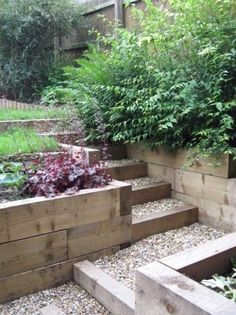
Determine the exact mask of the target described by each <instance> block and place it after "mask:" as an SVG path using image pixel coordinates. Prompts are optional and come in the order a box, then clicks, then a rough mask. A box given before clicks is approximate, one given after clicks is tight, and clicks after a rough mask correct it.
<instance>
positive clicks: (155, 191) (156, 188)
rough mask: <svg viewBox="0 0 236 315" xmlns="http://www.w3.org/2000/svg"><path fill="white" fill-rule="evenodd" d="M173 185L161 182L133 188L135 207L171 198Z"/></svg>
mask: <svg viewBox="0 0 236 315" xmlns="http://www.w3.org/2000/svg"><path fill="white" fill-rule="evenodd" d="M170 196H171V184H169V183H166V182H164V181H163V182H160V183H156V184H150V185H145V186H137V187H132V199H133V205H137V204H143V203H147V202H151V201H156V200H161V199H166V198H170Z"/></svg>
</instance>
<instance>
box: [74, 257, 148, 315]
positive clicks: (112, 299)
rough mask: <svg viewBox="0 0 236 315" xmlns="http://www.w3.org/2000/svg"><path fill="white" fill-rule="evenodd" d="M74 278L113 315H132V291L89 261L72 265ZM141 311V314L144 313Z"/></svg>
mask: <svg viewBox="0 0 236 315" xmlns="http://www.w3.org/2000/svg"><path fill="white" fill-rule="evenodd" d="M73 269H74V280H75V281H76V283H78V284H79V285H80V286H82V288H84V289H85V290H86V291H88V292H89V293H90V294H91V295H92V296H93V297H94V298H96V299H97V300H98V301H99V302H100V303H101V304H103V305H104V306H105V307H106V308H107V309H108V310H109V311H110V312H111V313H112V314H114V315H121V314H122V315H133V314H134V304H135V296H134V292H133V291H131V290H130V289H128V288H127V287H126V286H124V285H123V284H122V283H120V282H118V281H117V280H115V279H113V278H112V277H111V276H109V275H108V274H106V273H105V272H103V271H102V270H100V269H99V268H97V267H96V266H95V265H94V264H92V263H90V262H89V261H83V262H81V263H77V264H75V265H74V268H73ZM144 314H145V313H143V314H142V315H144Z"/></svg>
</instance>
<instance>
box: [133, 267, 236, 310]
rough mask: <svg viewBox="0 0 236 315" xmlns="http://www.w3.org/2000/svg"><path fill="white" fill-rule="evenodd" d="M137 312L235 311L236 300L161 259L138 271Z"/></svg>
mask: <svg viewBox="0 0 236 315" xmlns="http://www.w3.org/2000/svg"><path fill="white" fill-rule="evenodd" d="M135 293H136V304H135V315H143V314H145V315H169V314H176V315H185V314H189V315H190V314H191V315H235V314H236V304H235V303H234V302H232V301H229V300H228V299H226V298H225V297H223V296H222V295H220V294H218V293H216V292H214V291H213V290H210V289H208V288H206V287H204V286H203V285H201V284H199V283H197V282H195V281H194V280H192V279H189V278H187V277H186V276H184V275H182V274H180V273H179V272H176V271H175V270H173V269H171V268H169V267H167V266H165V265H163V264H161V263H158V262H155V263H152V264H149V265H147V266H145V267H142V268H140V269H139V270H138V271H137V272H136V291H135Z"/></svg>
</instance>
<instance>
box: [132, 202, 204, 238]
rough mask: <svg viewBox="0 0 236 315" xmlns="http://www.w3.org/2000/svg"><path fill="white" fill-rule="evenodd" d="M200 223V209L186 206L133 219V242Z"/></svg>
mask: <svg viewBox="0 0 236 315" xmlns="http://www.w3.org/2000/svg"><path fill="white" fill-rule="evenodd" d="M197 221H198V209H197V208H196V207H194V206H184V207H180V208H177V209H172V210H168V211H165V212H159V213H150V214H148V215H143V216H141V217H138V218H133V224H132V240H133V241H138V240H141V239H143V238H146V237H148V236H150V235H154V234H158V233H163V232H166V231H169V230H174V229H179V228H181V227H183V226H187V225H190V224H193V223H195V222H197Z"/></svg>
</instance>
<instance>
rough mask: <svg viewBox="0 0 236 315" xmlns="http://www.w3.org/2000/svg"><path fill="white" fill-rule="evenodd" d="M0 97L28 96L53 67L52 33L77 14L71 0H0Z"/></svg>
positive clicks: (72, 23)
mask: <svg viewBox="0 0 236 315" xmlns="http://www.w3.org/2000/svg"><path fill="white" fill-rule="evenodd" d="M0 7H1V10H0V21H1V23H0V96H7V97H9V98H14V99H27V98H31V97H32V94H33V93H35V92H38V91H40V89H41V88H42V87H43V86H45V85H46V84H48V78H49V77H50V76H51V75H52V73H53V72H54V70H55V60H54V53H53V39H54V36H57V35H64V34H68V33H69V32H70V31H71V30H72V29H73V27H75V26H76V25H78V23H79V21H81V19H80V13H79V9H78V5H76V4H75V2H74V1H73V0H0Z"/></svg>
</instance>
